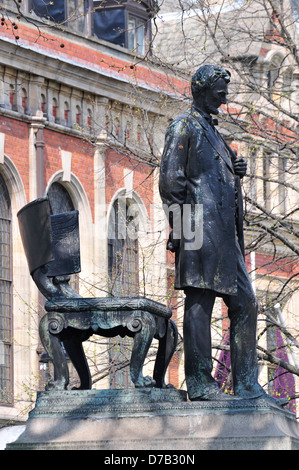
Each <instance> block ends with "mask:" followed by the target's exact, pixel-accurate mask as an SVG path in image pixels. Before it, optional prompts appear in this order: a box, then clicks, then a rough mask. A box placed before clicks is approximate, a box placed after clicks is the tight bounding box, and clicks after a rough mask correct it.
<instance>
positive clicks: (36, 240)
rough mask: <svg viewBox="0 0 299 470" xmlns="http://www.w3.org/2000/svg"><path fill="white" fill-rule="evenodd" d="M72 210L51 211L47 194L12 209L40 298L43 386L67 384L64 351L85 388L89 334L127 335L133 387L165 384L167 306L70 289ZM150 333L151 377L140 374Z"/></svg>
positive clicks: (171, 344)
mask: <svg viewBox="0 0 299 470" xmlns="http://www.w3.org/2000/svg"><path fill="white" fill-rule="evenodd" d="M78 216H79V213H78V211H71V212H67V213H64V214H51V210H50V203H49V200H48V197H43V198H39V199H36V200H35V201H33V202H31V203H29V204H27V205H26V206H24V207H23V208H22V209H21V210H20V211H19V212H18V220H19V227H20V233H21V237H22V242H23V246H24V251H25V254H26V258H27V262H28V266H29V271H30V274H31V276H32V279H33V280H34V282H35V283H36V285H37V287H38V289H39V290H40V292H41V293H42V294H43V295H44V297H45V298H46V302H45V310H46V314H45V315H44V316H43V318H42V319H41V321H40V325H39V334H40V338H41V342H42V344H43V347H44V348H45V350H46V352H47V353H48V355H49V358H50V360H51V361H52V362H53V365H54V380H52V381H50V382H49V383H48V384H47V386H46V388H47V390H50V389H55V390H65V389H66V388H67V386H68V384H69V371H68V365H67V360H66V355H65V351H66V353H67V354H68V356H69V358H70V360H71V362H72V363H73V365H74V367H75V368H76V370H77V372H78V375H79V378H80V381H81V385H80V387H79V389H90V388H91V386H92V380H91V376H90V370H89V366H88V363H87V360H86V356H85V353H84V349H83V344H82V343H83V342H84V341H86V340H87V339H88V338H90V337H91V336H92V335H93V334H96V335H101V336H104V337H108V338H112V337H115V336H118V335H120V336H122V337H124V336H129V337H132V338H133V348H132V354H131V361H130V374H131V379H132V381H133V383H134V385H135V387H159V388H164V387H166V384H165V374H166V370H167V367H168V365H169V362H170V360H171V358H172V356H173V353H174V351H175V348H176V344H177V337H178V333H177V328H176V325H175V324H174V322H173V321H172V320H171V319H170V317H171V314H172V313H171V310H170V309H169V308H167V307H165V306H164V305H162V304H160V303H158V302H155V301H152V300H150V299H147V298H145V297H132V298H130V297H103V298H85V297H84V298H83V297H81V296H80V295H79V294H78V293H76V292H75V291H74V290H73V289H72V287H71V286H70V283H69V281H70V275H71V274H74V273H78V272H80V271H81V265H80V240H79V217H78ZM154 338H156V339H157V340H158V352H157V356H156V360H155V367H154V373H153V377H144V376H143V365H144V361H145V358H146V356H147V353H148V351H149V348H150V346H151V344H152V341H153V339H154Z"/></svg>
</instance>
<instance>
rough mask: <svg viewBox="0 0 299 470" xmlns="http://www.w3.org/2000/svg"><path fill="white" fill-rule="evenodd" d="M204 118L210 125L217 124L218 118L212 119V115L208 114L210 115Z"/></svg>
mask: <svg viewBox="0 0 299 470" xmlns="http://www.w3.org/2000/svg"><path fill="white" fill-rule="evenodd" d="M205 119H206V120H207V121H208V123H209V124H210V125H211V126H212V127H214V126H218V119H213V118H212V116H210V115H207V116H205Z"/></svg>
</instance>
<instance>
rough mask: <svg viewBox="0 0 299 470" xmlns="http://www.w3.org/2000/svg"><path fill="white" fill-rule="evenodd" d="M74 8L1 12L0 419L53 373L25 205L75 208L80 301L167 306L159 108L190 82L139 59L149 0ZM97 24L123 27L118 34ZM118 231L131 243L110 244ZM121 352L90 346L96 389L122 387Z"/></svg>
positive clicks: (40, 6)
mask: <svg viewBox="0 0 299 470" xmlns="http://www.w3.org/2000/svg"><path fill="white" fill-rule="evenodd" d="M77 3H78V4H77ZM77 3H76V2H72V1H70V0H68V1H66V2H64V1H63V2H59V1H57V2H50V3H49V5H48V7H47V8H46V7H45V2H39V1H36V0H31V1H27V0H23V2H14V1H10V2H3V3H1V5H0V8H1V14H2V17H1V26H0V28H1V29H0V44H1V63H0V68H1V80H0V142H1V144H0V188H1V196H0V197H1V203H0V207H1V218H0V237H1V242H0V246H1V262H0V263H1V274H0V285H1V288H0V292H1V297H0V304H1V325H0V328H1V364H0V389H1V402H0V415H1V418H2V419H4V420H5V419H14V420H18V419H20V420H22V419H25V417H26V412H27V411H28V409H29V408H30V406H31V404H32V401H34V399H35V390H37V389H43V387H44V385H45V380H47V377H48V373H49V367H50V365H49V364H48V362H47V358H46V357H45V354H44V351H43V350H42V347H41V345H40V342H39V338H38V323H39V319H40V316H41V315H42V314H43V303H44V299H43V298H41V296H40V294H39V293H38V291H37V289H36V286H35V285H34V283H33V282H32V280H31V279H30V276H29V271H28V266H27V262H26V259H25V256H24V251H23V247H22V242H21V239H20V233H19V228H18V221H17V212H18V211H19V210H20V209H21V208H22V207H23V206H24V205H25V204H26V203H28V202H30V201H33V200H34V199H36V198H39V197H42V196H44V195H48V197H49V200H50V203H51V206H52V211H53V213H59V212H64V211H68V210H73V209H78V210H79V227H80V246H81V268H82V270H81V272H80V273H79V275H77V276H75V277H74V279H73V280H72V282H73V284H74V285H75V287H76V288H77V289H78V290H79V292H80V293H81V294H82V295H87V296H97V297H103V296H107V295H137V294H139V293H140V294H142V295H146V296H149V297H152V298H155V299H156V300H158V301H161V302H163V303H165V302H167V300H166V296H167V280H166V264H165V262H166V252H165V238H166V232H167V228H166V226H165V221H164V219H163V215H162V212H161V207H160V200H159V196H158V191H157V176H158V173H157V163H158V159H159V155H160V152H161V148H162V146H163V139H164V131H165V128H166V125H167V122H168V121H169V107H168V105H169V104H171V102H172V101H173V97H174V96H175V93H176V92H177V93H181V92H182V91H183V90H184V88H185V87H186V84H185V83H184V82H183V81H182V80H181V79H179V78H177V77H175V75H173V76H172V77H169V76H166V75H165V73H164V72H163V69H162V68H161V67H159V66H155V65H153V64H152V63H151V62H150V61H147V60H146V59H145V57H146V54H147V48H149V40H150V35H151V18H152V16H153V15H154V13H155V10H154V5H153V4H151V2H145V3H144V4H143V3H138V4H134V3H132V2H121V6H120V5H119V4H118V8H117V9H115V4H113V3H111V5H110V6H107V8H105V9H102V10H101V8H100V5H98V3H99V2H90V1H84V2H80V1H79V2H77ZM96 7H99V8H98V9H94V8H96ZM110 7H111V8H110ZM45 8H46V9H45ZM120 10H121V11H120ZM104 17H105V18H106V20H107V22H108V23H109V22H110V23H111V22H113V21H114V20H115V18H117V19H118V20H120V18H121V21H122V24H118V23H115V25H114V26H115V31H114V35H113V37H111V36H109V34H108V32H109V31H110V32H111V28H109V29H107V28H105V27H104V24H105V21H104V19H103V18H104ZM113 19H114V20H113ZM58 23H60V24H63V27H62V26H61V27H59V28H58V27H57V25H58ZM111 24H112V23H111ZM173 90H176V92H174V91H173ZM170 94H171V95H172V98H171V96H170ZM120 224H121V225H122V226H124V227H125V232H126V234H127V235H126V236H125V237H124V238H121V239H118V237H116V236H115V234H116V231H117V227H118V226H119V225H120ZM36 249H37V250H38V247H36ZM127 348H130V345H129V344H127V343H126V342H124V341H123V342H122V343H121V344H119V342H117V341H116V342H112V341H110V342H109V341H108V342H107V341H106V340H105V341H104V340H103V339H102V340H101V339H100V338H99V339H98V340H97V341H96V340H92V341H90V342H89V343H88V344H87V345H86V350H87V355H88V357H89V360H90V365H91V369H92V374H93V377H94V386H95V387H104V388H106V387H107V386H108V387H109V386H110V385H113V386H124V385H128V383H129V377H128V372H127V369H124V368H123V365H122V366H121V371H120V372H119V373H118V368H119V366H118V364H119V362H121V361H123V364H124V365H125V364H126V363H127V362H128V358H129V355H130V350H129V349H128V351H127ZM149 362H151V361H149ZM124 371H125V372H124ZM100 379H101V380H100ZM73 380H74V383H75V381H76V377H75V374H74V379H73ZM28 407H29V408H28Z"/></svg>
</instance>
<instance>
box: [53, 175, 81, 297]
mask: <svg viewBox="0 0 299 470" xmlns="http://www.w3.org/2000/svg"><path fill="white" fill-rule="evenodd" d="M48 197H49V201H50V206H51V211H52V213H53V214H63V213H64V212H70V211H73V210H75V208H74V204H73V201H72V199H71V196H70V195H69V193H68V191H67V190H66V189H65V187H64V186H62V184H60V183H57V182H55V183H52V184H51V186H50V189H49V191H48ZM70 284H71V286H72V288H73V289H74V290H75V291H78V290H79V278H78V275H77V274H73V275H72V276H71V280H70Z"/></svg>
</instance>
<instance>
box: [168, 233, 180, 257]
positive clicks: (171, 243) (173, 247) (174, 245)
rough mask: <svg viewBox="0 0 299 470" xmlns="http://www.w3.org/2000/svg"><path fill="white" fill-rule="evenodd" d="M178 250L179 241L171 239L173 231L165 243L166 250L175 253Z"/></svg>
mask: <svg viewBox="0 0 299 470" xmlns="http://www.w3.org/2000/svg"><path fill="white" fill-rule="evenodd" d="M179 248H180V240H178V239H174V238H173V231H171V232H170V234H169V238H168V242H167V250H169V251H171V252H172V253H175V252H176V251H177V250H178V249H179Z"/></svg>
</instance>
